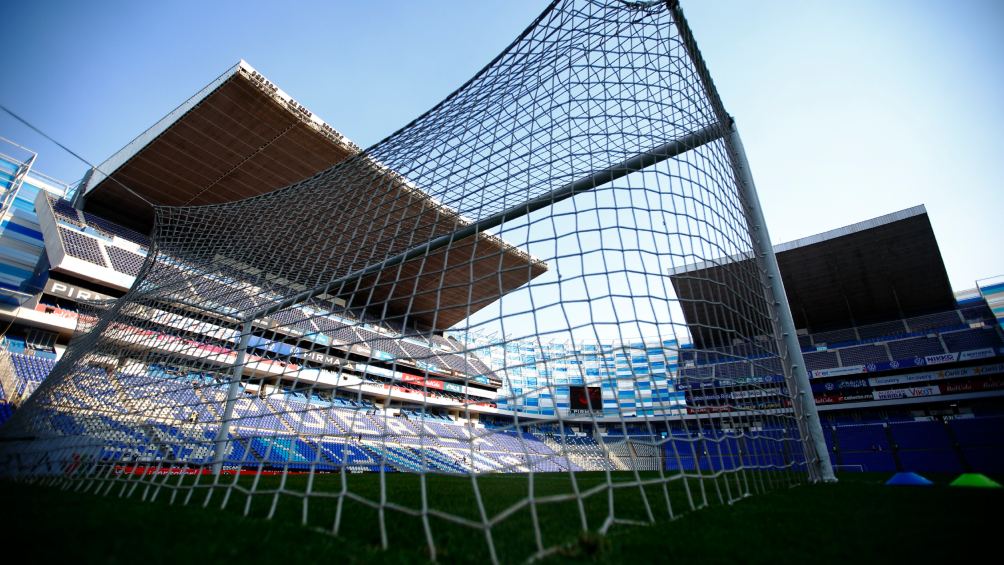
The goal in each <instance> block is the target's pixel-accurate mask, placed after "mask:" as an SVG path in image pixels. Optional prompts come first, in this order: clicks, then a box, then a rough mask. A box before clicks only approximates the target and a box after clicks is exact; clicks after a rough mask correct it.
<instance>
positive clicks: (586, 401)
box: [568, 386, 603, 412]
mask: <svg viewBox="0 0 1004 565" xmlns="http://www.w3.org/2000/svg"><path fill="white" fill-rule="evenodd" d="M568 407H569V408H570V409H571V410H592V411H594V412H600V411H602V410H603V394H602V393H601V392H600V387H598V386H570V387H568Z"/></svg>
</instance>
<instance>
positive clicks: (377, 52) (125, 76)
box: [0, 0, 1004, 289]
mask: <svg viewBox="0 0 1004 565" xmlns="http://www.w3.org/2000/svg"><path fill="white" fill-rule="evenodd" d="M544 5H545V2H543V1H541V2H529V1H516V0H506V1H502V0H498V1H494V2H487V1H484V2H481V1H478V2H471V1H469V0H452V1H433V0H430V1H428V2H413V1H412V2H403V1H393V0H387V1H384V2H349V1H333V0H329V1H326V2H317V3H312V2H274V1H273V2H252V1H243V2H222V1H221V2H215V1H214V2H206V1H204V0H203V1H198V2H194V1H193V2H180V1H179V2H135V1H121V2H98V1H93V2H69V1H67V2H54V1H44V0H36V1H34V2H28V3H22V4H20V5H19V6H18V7H17V10H16V11H10V13H9V14H8V16H9V19H8V26H7V28H6V29H5V41H4V49H5V60H6V61H7V65H6V72H7V81H6V87H5V88H4V89H3V91H2V92H0V101H2V102H3V103H4V104H5V105H7V106H9V107H11V108H12V109H14V110H15V111H17V112H19V113H21V114H22V115H24V116H25V117H27V118H28V119H30V120H31V121H33V122H35V123H36V124H37V125H38V126H39V127H41V128H42V129H44V130H45V131H47V132H48V133H49V134H50V135H52V136H53V137H55V138H56V139H58V140H60V141H61V142H62V143H64V144H66V145H67V146H68V147H70V148H71V149H73V150H75V151H76V152H78V153H80V154H81V155H82V156H84V157H85V158H87V159H88V160H91V161H92V162H100V161H102V160H104V159H105V158H107V157H108V156H109V155H111V154H112V153H113V152H115V151H116V150H118V149H120V148H121V147H122V146H123V145H125V144H126V143H127V142H128V141H129V140H130V139H132V138H133V137H134V136H135V135H137V134H138V133H140V132H141V131H142V130H144V129H145V128H146V127H148V126H149V125H151V124H152V123H154V122H155V121H157V120H158V119H159V118H161V117H162V116H163V115H164V114H166V113H167V112H168V111H170V110H171V109H172V108H174V107H175V106H176V105H178V104H179V103H181V102H182V101H184V100H185V99H186V98H187V97H189V96H191V95H192V94H193V93H195V92H196V91H197V90H199V89H200V88H201V87H203V86H204V85H205V84H207V83H208V82H209V81H211V80H212V79H213V78H214V77H216V76H217V75H218V74H220V73H221V72H223V71H224V70H225V69H227V68H229V67H230V66H231V65H233V64H234V63H235V62H236V61H237V60H238V59H241V58H244V59H246V60H247V61H248V62H249V63H251V65H252V66H254V67H255V68H257V69H258V70H259V71H261V72H262V73H263V74H265V75H266V76H267V77H268V78H269V79H271V80H272V81H274V82H275V83H276V84H278V85H279V86H280V87H281V88H282V89H284V90H285V91H287V92H288V93H290V94H291V95H292V96H293V97H295V98H296V99H298V100H299V101H300V102H301V103H303V104H304V105H305V106H307V107H308V108H309V109H310V110H311V111H313V112H314V113H316V114H318V115H320V116H321V117H322V118H323V119H324V120H325V121H327V122H328V123H329V124H331V125H332V126H333V127H335V128H336V129H338V130H339V131H341V132H342V133H344V134H345V135H347V136H348V137H350V138H351V139H353V140H354V141H356V142H357V143H358V144H360V145H362V146H366V145H369V144H371V143H373V142H376V141H378V140H380V139H382V138H383V137H384V136H386V135H388V134H389V133H391V132H393V131H394V130H395V129H397V128H398V127H400V126H402V125H404V124H405V123H407V122H408V121H410V120H411V119H412V118H414V117H415V116H417V115H418V114H420V113H421V112H423V111H425V110H426V109H428V108H429V107H430V106H432V105H434V104H435V103H436V102H438V101H439V100H440V99H441V98H443V97H444V96H445V95H446V94H448V93H450V92H452V91H453V90H454V89H455V88H456V87H457V86H459V85H460V84H462V83H463V82H464V81H465V80H466V79H467V78H469V77H470V76H471V75H472V74H473V73H475V72H476V71H477V70H479V69H480V68H481V67H482V66H483V65H484V64H485V63H487V62H488V61H489V60H491V58H492V57H494V56H495V55H496V54H497V53H498V52H499V51H500V50H501V49H502V48H504V47H505V46H506V45H508V44H509V42H510V41H511V40H512V39H513V38H514V37H515V36H516V35H517V34H518V33H519V32H520V31H522V29H523V28H524V27H525V26H526V25H527V24H528V23H530V22H531V21H532V19H533V18H534V17H536V15H537V14H538V13H539V12H540V11H541V10H542V9H543V8H544ZM683 8H684V10H685V12H686V14H687V16H688V19H689V20H690V23H691V26H692V27H693V29H694V32H695V34H696V36H697V40H698V43H699V44H700V46H701V49H702V51H703V53H704V56H705V58H706V60H707V61H708V64H709V66H710V68H711V72H712V74H713V76H714V78H715V81H716V84H717V85H718V88H719V90H720V92H721V94H722V97H723V99H724V101H725V104H726V107H727V108H728V109H729V111H730V112H731V113H732V114H733V115H735V116H736V118H737V120H738V123H739V127H740V131H741V132H742V136H743V139H744V142H745V145H746V149H747V152H748V154H749V158H750V161H751V165H752V168H753V173H754V176H755V178H756V181H757V185H758V188H759V191H760V196H761V199H762V201H763V203H764V206H765V209H766V214H767V220H768V223H769V226H770V230H771V235H772V237H773V239H774V241H775V242H781V241H788V240H791V239H796V238H799V237H804V236H807V235H811V234H814V233H818V232H820V231H824V230H827V229H831V228H835V227H839V226H842V225H846V224H848V223H853V222H857V221H860V220H864V219H868V218H871V217H874V216H878V215H881V214H885V213H888V212H892V211H895V210H899V209H902V208H906V207H909V206H913V205H916V204H926V205H927V208H928V211H929V213H930V216H931V219H932V221H933V223H934V228H935V233H936V235H937V237H938V241H939V243H940V245H941V250H942V254H943V256H944V259H945V263H946V266H947V267H948V273H949V276H950V277H951V279H952V283H953V285H954V286H955V287H956V288H957V289H962V288H968V287H971V286H973V281H974V280H975V279H977V278H983V277H988V276H992V275H998V274H1004V253H1002V252H1001V251H1000V249H1001V243H1000V242H1001V241H1004V221H1002V220H1004V217H1002V215H1001V211H1002V208H1004V206H1002V205H1004V182H1002V180H1001V179H1002V167H1004V144H1002V136H1004V33H1001V31H1000V30H1001V29H1004V2H1000V1H999V0H963V1H960V2H943V1H933V0H931V1H916V2H909V1H906V0H888V1H877V0H848V1H842V2H822V1H811V2H806V1H786V2H781V1H776V2H769V1H768V2H748V1H746V2H740V1H736V0H707V1H703V2H700V1H696V0H683ZM0 135H4V136H6V137H9V138H12V139H14V140H16V141H19V142H21V143H22V144H24V145H27V146H29V147H32V148H33V149H35V150H37V151H38V152H39V153H40V162H39V164H38V167H39V168H40V169H41V170H43V171H44V172H47V173H49V174H52V175H54V176H57V177H61V178H63V179H65V180H75V179H77V178H79V177H80V176H81V174H82V173H83V170H84V168H83V166H82V165H81V164H79V163H76V162H73V161H72V160H70V159H68V158H66V156H65V155H64V154H62V153H61V152H60V151H59V150H57V149H55V148H54V147H52V146H51V145H49V144H47V143H45V142H44V141H42V140H40V139H38V138H37V137H36V136H34V135H32V134H30V133H28V132H25V131H24V130H23V129H22V128H19V127H17V126H16V125H15V124H13V123H12V122H11V120H9V119H7V118H6V117H4V118H2V119H0ZM918 276H923V274H922V273H918Z"/></svg>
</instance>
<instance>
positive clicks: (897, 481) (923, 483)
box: [885, 473, 934, 487]
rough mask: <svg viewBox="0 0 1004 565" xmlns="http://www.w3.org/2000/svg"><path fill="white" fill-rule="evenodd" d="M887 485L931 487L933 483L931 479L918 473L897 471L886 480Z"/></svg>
mask: <svg viewBox="0 0 1004 565" xmlns="http://www.w3.org/2000/svg"><path fill="white" fill-rule="evenodd" d="M885 484H887V485H906V486H915V487H929V486H931V485H933V484H934V483H932V482H931V481H929V480H927V479H925V478H924V477H921V476H920V475H918V474H917V473H896V474H895V475H893V476H892V478H891V479H889V480H888V481H886V482H885Z"/></svg>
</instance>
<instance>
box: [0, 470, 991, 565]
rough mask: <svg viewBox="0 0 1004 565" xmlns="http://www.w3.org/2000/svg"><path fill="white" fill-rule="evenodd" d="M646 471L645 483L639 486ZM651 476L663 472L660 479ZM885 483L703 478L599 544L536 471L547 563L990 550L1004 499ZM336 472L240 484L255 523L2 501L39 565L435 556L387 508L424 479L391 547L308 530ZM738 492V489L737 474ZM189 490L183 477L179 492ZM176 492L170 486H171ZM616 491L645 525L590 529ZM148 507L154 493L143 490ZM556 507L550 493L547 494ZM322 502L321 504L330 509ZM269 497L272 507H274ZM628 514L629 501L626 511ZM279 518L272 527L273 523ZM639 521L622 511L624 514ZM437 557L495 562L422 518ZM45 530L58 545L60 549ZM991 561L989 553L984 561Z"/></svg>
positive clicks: (469, 494) (329, 517)
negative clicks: (699, 500)
mask: <svg viewBox="0 0 1004 565" xmlns="http://www.w3.org/2000/svg"><path fill="white" fill-rule="evenodd" d="M613 475H614V476H613V477H612V478H613V479H614V480H624V481H631V480H632V479H633V478H634V477H633V475H634V474H633V473H623V474H618V473H614V474H613ZM646 476H648V475H643V478H644V477H646ZM651 477H652V478H654V477H655V475H652V476H651ZM576 478H577V482H578V486H579V488H580V489H582V491H584V492H585V491H588V489H589V488H590V487H593V486H596V485H600V484H603V483H605V478H604V474H603V473H596V474H577V475H576ZM885 478H886V477H885V476H884V475H882V476H879V475H869V474H863V475H857V474H855V475H843V476H842V477H841V479H842V480H841V482H840V483H838V484H817V485H804V486H799V487H795V488H791V489H785V490H780V491H776V492H771V493H768V494H765V495H760V496H756V497H751V498H749V499H745V500H742V501H739V502H737V503H735V504H733V505H728V506H727V505H722V504H719V502H718V497H717V494H716V490H715V488H716V487H715V483H716V482H717V483H718V484H719V486H720V487H721V488H724V484H723V483H724V479H719V480H718V481H714V480H707V479H705V480H704V481H703V487H704V489H703V493H705V494H706V495H707V502H708V504H709V505H710V506H712V507H711V508H708V509H706V510H702V511H701V512H695V513H685V514H682V515H681V516H679V519H678V520H677V521H676V522H675V523H674V525H673V527H672V528H665V527H662V525H663V524H664V523H665V522H667V521H669V518H668V514H667V512H666V507H665V505H663V507H662V508H658V507H656V506H655V505H653V507H652V510H653V513H654V514H655V517H656V520H657V522H656V524H655V525H653V526H651V527H623V526H619V525H615V526H613V527H612V528H611V530H610V535H609V536H607V537H606V538H602V537H599V536H595V535H591V534H586V535H582V534H580V533H579V531H580V524H579V520H578V518H577V516H578V511H577V509H576V505H577V502H576V500H574V499H571V500H567V501H549V500H551V499H552V498H557V496H556V495H561V494H563V493H567V492H569V489H570V488H571V482H570V480H569V478H568V476H567V475H561V474H553V475H534V477H533V481H534V489H535V493H536V495H535V499H536V501H537V503H538V504H537V505H536V514H537V521H538V523H539V524H540V531H541V534H542V536H544V537H545V539H544V540H543V543H544V545H545V546H547V545H550V544H554V543H559V542H565V541H567V542H568V543H566V544H565V545H563V546H562V547H561V548H560V549H559V550H558V551H557V552H555V553H554V554H552V555H550V556H548V557H546V558H545V559H544V561H547V562H565V561H584V560H585V561H595V562H604V563H638V562H669V561H676V560H694V561H698V560H699V561H700V562H702V563H708V562H712V563H715V562H759V563H766V562H771V563H777V562H782V563H784V562H791V563H795V562H807V561H815V562H838V561H841V562H846V561H847V560H853V561H856V562H876V561H890V560H891V561H894V562H907V561H910V562H917V563H923V562H934V561H939V560H951V561H952V562H965V561H966V560H967V558H970V557H971V558H975V557H976V556H978V555H980V554H981V553H980V552H985V551H990V550H991V549H992V547H993V544H994V540H995V530H996V528H997V524H998V521H997V520H996V518H994V516H995V512H996V509H997V508H999V506H1000V505H1001V503H1002V502H1004V491H1001V490H986V489H962V488H949V487H947V486H946V485H947V483H948V482H949V481H950V480H951V477H948V476H945V477H934V479H935V482H936V485H935V486H934V487H928V488H923V487H919V488H918V487H887V486H883V485H882V482H883V481H884V480H885ZM344 479H345V481H346V483H344V485H345V487H346V488H347V489H348V491H349V492H353V493H355V494H357V495H359V496H362V497H367V498H370V499H373V500H380V499H381V486H380V485H381V480H380V476H379V475H376V474H363V475H346V476H345V477H344ZM342 480H343V477H342V476H341V475H318V476H315V477H314V481H313V484H312V485H308V484H307V480H306V478H300V477H295V476H290V477H287V479H286V480H285V483H283V482H282V481H281V479H280V478H278V477H259V479H258V481H257V484H254V481H255V480H254V478H253V477H242V478H241V479H240V485H241V486H242V487H244V488H245V489H251V488H252V487H253V488H254V489H255V494H254V495H253V496H252V498H251V504H250V512H249V516H248V517H244V516H242V515H241V514H242V512H243V509H244V507H245V504H246V503H247V501H248V494H247V492H250V490H248V491H246V492H241V490H243V489H237V490H233V491H232V494H231V499H230V500H228V501H227V509H226V510H222V511H220V510H218V508H219V505H220V502H221V501H222V500H221V498H220V497H219V494H220V493H219V492H217V493H216V494H215V495H214V497H213V498H210V500H209V504H208V506H209V508H210V510H208V511H207V510H203V509H202V508H201V506H202V504H203V502H204V501H205V494H206V491H205V490H201V489H196V490H194V491H193V497H192V500H191V501H190V503H189V504H188V505H187V506H182V505H180V504H179V503H180V501H181V497H183V496H185V495H186V494H187V491H184V490H179V491H177V492H178V494H177V497H178V498H176V500H175V504H174V505H169V504H168V503H169V502H170V498H171V491H170V490H168V489H163V488H162V489H161V491H160V492H159V493H158V494H157V496H156V499H155V500H154V501H153V502H152V503H150V502H142V501H141V500H140V496H141V495H142V494H143V492H142V491H143V489H144V488H145V485H142V484H138V483H134V484H136V485H137V488H136V490H135V491H134V492H133V493H132V496H130V497H119V496H116V494H117V493H120V492H121V488H122V486H123V484H122V483H121V482H116V483H112V485H113V489H112V491H111V493H110V494H111V495H112V496H103V497H96V496H94V495H93V494H92V493H83V492H74V491H63V490H59V489H56V488H51V487H41V486H27V485H23V484H12V483H8V482H3V483H0V492H2V496H3V498H4V500H5V501H7V508H8V515H10V516H17V517H18V519H17V520H16V521H12V523H9V524H8V526H7V528H6V529H7V531H8V533H9V534H12V535H14V536H15V537H14V538H13V539H19V540H24V544H25V545H23V546H24V547H32V550H31V552H32V554H34V555H35V556H36V557H37V558H39V559H66V558H71V557H72V558H74V559H77V560H81V559H82V560H84V561H88V562H98V561H100V562H105V563H112V562H120V561H127V560H129V561H132V560H135V559H142V560H143V561H146V562H149V561H153V562H167V561H171V562H178V561H179V560H181V561H192V560H200V561H204V560H207V559H209V560H223V559H228V560H230V559H239V560H240V561H241V562H267V561H277V560H282V561H295V562H305V561H311V562H315V561H322V560H324V561H336V562H390V563H402V562H407V563H413V562H425V561H427V560H428V557H429V556H428V553H427V549H426V543H425V540H424V536H425V533H424V529H423V524H422V519H421V517H415V516H409V515H406V514H403V513H401V512H397V511H394V510H391V509H390V508H393V505H394V504H401V505H404V506H407V507H421V505H422V502H421V500H419V498H420V490H421V489H419V488H417V487H418V483H419V481H422V480H423V477H422V476H420V475H405V474H398V475H388V476H387V477H386V482H385V484H386V489H385V490H384V495H385V499H384V500H385V501H386V502H387V505H386V507H387V508H388V509H387V510H386V512H385V514H384V517H383V519H384V520H386V524H387V530H388V531H389V532H391V533H392V534H391V535H392V537H391V538H390V539H389V540H388V546H389V549H388V550H386V551H385V550H382V549H381V539H380V533H379V528H377V527H376V524H377V523H378V520H379V519H380V517H379V515H378V512H377V510H376V509H373V508H370V507H369V506H367V505H365V504H362V503H360V502H358V501H355V500H349V499H345V502H344V505H343V508H342V518H341V535H339V536H331V535H327V534H323V533H319V532H317V531H315V530H316V529H323V530H327V531H330V530H331V528H332V524H333V521H334V519H335V515H336V513H337V503H336V499H334V498H332V499H329V500H331V503H330V504H323V502H318V499H317V498H312V499H311V500H310V506H309V507H308V508H307V516H308V525H309V526H311V528H304V527H301V526H299V525H297V522H298V521H299V520H300V519H301V518H302V516H303V512H304V505H303V500H304V499H303V498H302V497H301V496H299V495H298V493H302V492H304V490H305V489H306V488H308V487H309V488H311V489H313V490H314V492H315V493H316V492H332V493H337V492H340V490H341V489H342V487H343V483H342ZM424 480H425V481H427V487H428V492H429V497H428V501H427V502H428V507H429V508H430V509H432V510H442V511H445V512H449V513H451V514H455V515H459V516H463V517H466V518H469V519H471V520H473V521H476V520H478V516H479V513H480V510H479V506H478V500H477V499H478V497H477V496H476V495H475V494H474V491H473V487H472V482H471V480H470V478H467V477H448V476H433V475H427V476H426V477H424ZM730 480H733V481H734V478H733V479H730ZM701 482H702V481H698V480H697V479H691V480H690V481H689V484H687V485H685V484H684V483H682V482H680V481H674V482H673V483H669V485H668V488H667V489H666V491H665V493H666V494H668V497H669V500H670V501H671V502H673V503H674V504H675V503H676V502H678V501H679V502H680V503H681V504H682V503H683V502H684V500H685V498H686V496H687V492H686V491H687V487H690V490H691V495H693V496H701V493H702V490H701V487H702V484H701ZM183 483H184V484H191V482H190V481H187V480H186V481H183ZM175 484H177V483H175ZM478 487H479V489H480V490H481V493H480V494H481V500H482V501H483V502H484V504H485V505H487V506H488V507H487V508H486V511H488V513H489V514H492V513H497V512H498V511H499V510H501V509H502V508H503V507H509V506H511V505H512V504H515V503H516V502H518V501H519V500H520V499H521V498H525V493H526V492H527V489H528V488H529V478H528V477H526V476H513V475H498V476H482V477H479V479H478ZM646 488H647V489H650V491H649V493H648V494H649V495H650V496H649V498H650V500H654V499H656V498H654V497H652V496H651V495H653V494H655V495H661V494H662V493H663V490H662V486H661V485H649V486H647V487H646ZM610 493H613V495H612V499H613V503H614V504H615V505H623V506H622V507H620V509H619V510H618V517H621V516H622V515H625V514H623V512H628V510H627V509H628V508H630V509H631V510H630V511H631V512H637V514H638V515H637V516H635V517H636V518H638V519H639V520H644V519H645V516H644V512H645V511H644V505H642V504H639V502H640V495H639V493H638V488H637V487H634V488H627V489H614V490H613V491H608V490H606V489H603V490H602V491H598V492H597V494H595V495H593V496H588V497H585V498H584V499H583V504H584V505H585V507H586V515H587V517H588V518H589V521H590V524H589V526H590V529H595V528H597V527H599V526H600V525H601V524H602V523H603V520H604V517H605V516H606V514H607V509H608V504H609V503H610V500H611V497H610V496H609V495H610ZM147 494H148V496H149V495H151V494H152V491H149V492H148V493H147ZM549 497H550V498H549ZM322 500H323V499H322ZM273 501H274V502H275V504H274V510H273ZM632 503H634V504H632ZM270 512H274V519H273V520H265V519H264V518H265V517H266V516H267V515H268V514H269V513H270ZM627 515H630V514H626V515H625V516H627ZM429 521H430V526H431V529H432V532H433V535H434V536H435V538H436V547H437V549H438V551H439V553H438V555H437V559H438V561H440V562H448V563H458V562H467V563H474V562H483V561H484V560H485V559H486V558H487V552H486V548H485V546H486V544H485V543H484V536H483V535H482V534H481V532H479V531H477V530H475V529H471V528H468V527H462V526H457V525H452V524H450V523H448V522H445V521H444V520H442V519H440V518H436V517H435V516H431V515H430V517H429ZM532 522H533V518H532V516H531V509H530V507H522V508H520V509H518V510H515V511H514V512H513V514H511V515H510V517H509V519H507V520H506V521H505V522H503V525H502V526H501V528H500V529H498V530H497V531H496V535H495V544H496V549H497V551H498V557H499V559H500V560H501V561H502V562H521V561H524V560H525V559H526V558H527V557H528V556H529V554H530V553H532V549H533V548H534V547H535V546H536V542H535V540H534V533H533V532H534V529H533V526H532ZM52 532H60V536H61V538H62V540H63V541H61V542H60V543H52V537H51V533H52ZM983 554H984V555H985V554H986V553H983Z"/></svg>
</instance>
